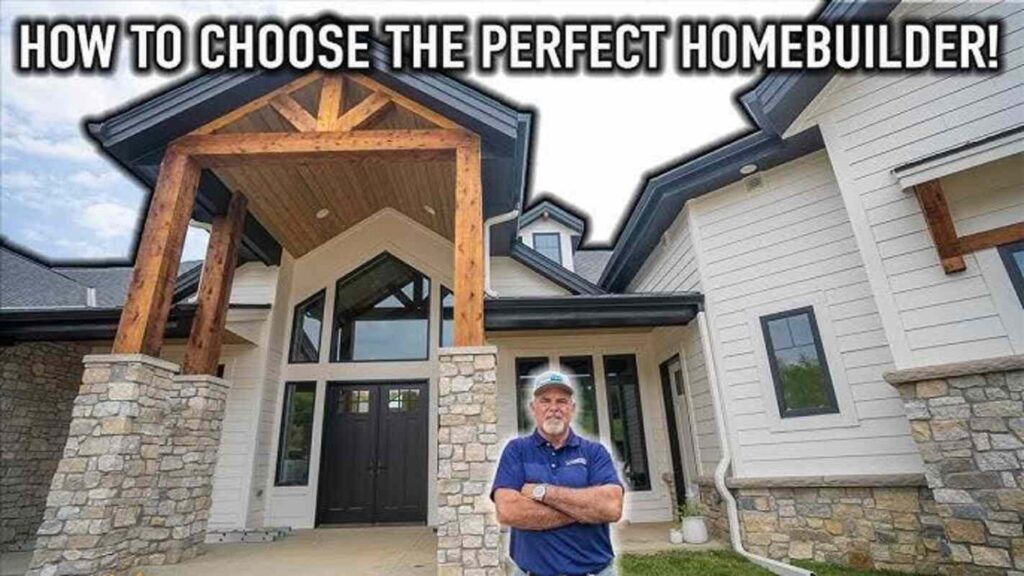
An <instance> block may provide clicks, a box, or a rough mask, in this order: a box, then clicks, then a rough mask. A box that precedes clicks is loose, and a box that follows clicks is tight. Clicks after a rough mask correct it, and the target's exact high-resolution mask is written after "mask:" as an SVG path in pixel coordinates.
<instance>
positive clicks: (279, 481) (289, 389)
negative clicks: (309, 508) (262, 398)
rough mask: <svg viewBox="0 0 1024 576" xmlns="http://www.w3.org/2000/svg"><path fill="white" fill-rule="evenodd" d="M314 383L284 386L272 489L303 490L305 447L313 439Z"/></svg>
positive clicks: (306, 471) (306, 465)
mask: <svg viewBox="0 0 1024 576" xmlns="http://www.w3.org/2000/svg"><path fill="white" fill-rule="evenodd" d="M315 403H316V383H315V382H288V383H287V384H285V388H284V411H283V413H282V414H281V436H280V440H279V443H278V448H277V473H276V474H275V477H274V485H276V486H305V485H306V484H307V483H308V482H309V447H310V443H311V440H312V438H313V405H314V404H315Z"/></svg>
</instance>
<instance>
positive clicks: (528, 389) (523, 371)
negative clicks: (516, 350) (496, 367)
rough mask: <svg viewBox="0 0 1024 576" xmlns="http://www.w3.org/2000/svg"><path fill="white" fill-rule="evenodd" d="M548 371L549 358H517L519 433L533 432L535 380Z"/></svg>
mask: <svg viewBox="0 0 1024 576" xmlns="http://www.w3.org/2000/svg"><path fill="white" fill-rule="evenodd" d="M547 369H548V359H547V358H540V357H538V358H516V397H517V400H518V402H517V403H516V406H517V407H518V414H519V433H520V434H528V433H530V432H532V431H533V428H534V426H533V417H532V416H531V415H530V400H533V379H534V377H535V376H537V375H538V374H540V373H541V372H543V371H545V370H547Z"/></svg>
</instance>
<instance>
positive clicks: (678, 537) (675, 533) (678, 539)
mask: <svg viewBox="0 0 1024 576" xmlns="http://www.w3.org/2000/svg"><path fill="white" fill-rule="evenodd" d="M668 541H669V542H671V543H673V544H682V543H683V531H682V530H679V529H676V528H673V529H671V530H669V531H668Z"/></svg>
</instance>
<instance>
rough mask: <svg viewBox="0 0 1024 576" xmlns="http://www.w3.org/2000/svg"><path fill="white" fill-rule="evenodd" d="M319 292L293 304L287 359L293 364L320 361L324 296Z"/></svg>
mask: <svg viewBox="0 0 1024 576" xmlns="http://www.w3.org/2000/svg"><path fill="white" fill-rule="evenodd" d="M325 294H326V292H325V291H324V290H321V291H320V292H318V293H316V294H314V295H313V296H310V297H309V298H307V299H306V300H304V301H302V302H300V303H299V304H298V305H296V306H295V314H294V317H293V318H292V342H291V347H290V348H289V351H288V361H289V362H291V363H293V364H307V363H316V362H319V361H320V330H321V327H322V326H323V323H324V296H325Z"/></svg>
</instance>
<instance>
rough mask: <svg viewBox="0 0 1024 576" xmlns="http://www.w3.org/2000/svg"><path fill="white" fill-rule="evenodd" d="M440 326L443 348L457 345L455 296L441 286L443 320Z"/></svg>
mask: <svg viewBox="0 0 1024 576" xmlns="http://www.w3.org/2000/svg"><path fill="white" fill-rule="evenodd" d="M438 324H440V334H441V336H440V342H441V348H447V347H449V346H452V345H453V344H454V343H455V294H453V293H452V291H451V290H449V289H447V288H445V287H444V286H441V320H440V322H438Z"/></svg>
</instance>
